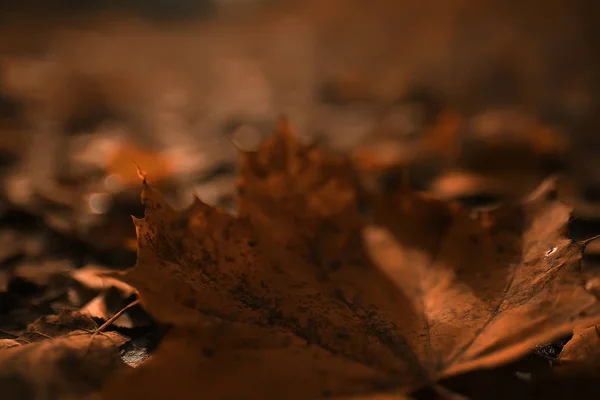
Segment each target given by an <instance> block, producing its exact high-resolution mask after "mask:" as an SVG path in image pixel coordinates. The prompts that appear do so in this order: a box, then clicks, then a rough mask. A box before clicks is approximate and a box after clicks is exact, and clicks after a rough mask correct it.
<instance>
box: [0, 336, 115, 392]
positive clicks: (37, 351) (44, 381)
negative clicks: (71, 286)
mask: <svg viewBox="0 0 600 400" xmlns="http://www.w3.org/2000/svg"><path fill="white" fill-rule="evenodd" d="M125 342H126V339H125V338H124V337H123V336H121V335H119V334H118V333H115V332H108V333H105V334H102V335H98V336H96V337H95V338H94V340H93V341H92V340H91V336H90V334H88V333H86V332H84V331H75V332H72V333H70V334H68V335H66V336H61V337H57V338H54V339H50V340H43V341H41V342H37V343H31V344H26V345H13V346H12V347H7V346H2V345H0V393H2V398H6V399H16V398H27V399H45V400H46V399H47V400H51V399H57V400H58V399H61V400H62V399H76V398H82V397H84V396H86V395H89V394H92V393H94V392H97V391H98V390H99V389H100V388H101V387H102V385H103V383H104V381H105V380H106V379H107V378H108V377H109V376H110V375H112V374H113V373H116V372H118V371H119V370H121V369H123V368H125V366H124V364H123V363H122V362H121V360H120V358H119V353H118V347H119V346H120V345H122V344H123V343H125Z"/></svg>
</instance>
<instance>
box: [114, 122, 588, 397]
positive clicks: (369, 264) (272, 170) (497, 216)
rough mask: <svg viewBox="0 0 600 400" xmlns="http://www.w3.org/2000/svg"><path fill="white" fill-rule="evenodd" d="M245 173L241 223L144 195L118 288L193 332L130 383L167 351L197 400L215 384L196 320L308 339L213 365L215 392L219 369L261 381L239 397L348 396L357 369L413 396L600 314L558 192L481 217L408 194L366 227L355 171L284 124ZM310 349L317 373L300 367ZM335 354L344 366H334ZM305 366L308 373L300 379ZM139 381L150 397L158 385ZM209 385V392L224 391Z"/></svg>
mask: <svg viewBox="0 0 600 400" xmlns="http://www.w3.org/2000/svg"><path fill="white" fill-rule="evenodd" d="M240 173H241V180H240V185H239V214H240V215H239V216H238V217H233V216H231V215H229V214H227V213H225V212H223V211H222V210H220V209H218V208H214V207H210V206H209V205H207V204H205V203H203V202H201V201H200V200H198V201H196V203H195V204H194V205H193V206H192V207H191V208H190V209H189V210H187V211H185V212H182V213H178V212H175V211H173V210H172V209H171V208H170V207H169V206H168V205H167V203H166V202H165V201H164V199H163V198H162V196H161V195H160V194H159V193H158V192H157V191H155V190H154V189H152V188H151V187H149V186H148V185H147V184H146V185H145V187H144V191H143V194H142V200H143V202H144V204H145V205H146V215H145V218H144V219H142V220H136V221H135V223H136V228H137V234H138V247H139V251H138V262H137V265H136V267H135V268H134V269H133V270H130V271H128V272H127V273H126V275H125V276H124V277H123V279H124V280H125V282H127V283H129V284H131V285H133V286H134V287H136V288H137V289H138V290H139V292H140V295H141V299H142V303H143V305H144V307H146V309H147V310H148V311H149V312H150V313H151V314H152V315H153V316H155V317H156V318H157V319H158V320H160V321H162V322H165V323H173V324H175V325H178V326H188V325H192V326H196V329H197V330H199V331H200V332H201V333H199V334H198V335H197V337H198V339H197V340H196V339H185V340H184V339H181V338H178V339H169V338H166V339H165V342H164V343H163V345H162V346H163V348H165V349H166V348H170V347H171V346H172V347H173V349H174V350H173V351H172V352H170V353H169V354H170V355H165V352H163V353H162V355H161V350H159V353H158V354H157V355H156V357H155V358H154V359H153V360H151V361H150V362H149V363H148V366H147V367H146V368H144V367H142V368H141V369H139V370H138V371H136V372H135V373H134V375H133V377H132V378H131V379H137V378H136V374H139V375H137V376H138V378H139V379H140V380H141V379H142V377H143V376H146V375H145V374H146V373H150V372H149V371H151V370H153V368H156V369H155V370H154V371H155V372H154V373H158V372H157V371H161V370H163V368H162V367H160V366H159V365H164V359H165V357H172V358H169V359H170V360H172V361H171V362H172V363H176V364H181V365H184V366H185V368H183V367H182V370H178V373H179V374H187V375H186V376H187V380H186V383H189V384H190V386H188V385H187V384H184V385H183V387H179V388H177V390H179V391H180V392H179V393H186V394H190V393H196V394H199V393H201V391H202V390H203V389H202V386H201V385H200V386H194V385H191V384H192V383H194V382H196V380H204V379H208V378H206V373H207V372H206V371H207V370H206V369H205V367H204V364H203V363H204V361H203V363H202V364H201V365H198V363H197V362H196V363H194V361H192V360H189V359H187V358H188V356H189V354H188V353H186V352H185V351H183V348H185V347H189V348H193V346H194V344H193V343H194V342H195V343H196V346H204V345H205V344H206V343H212V342H211V340H216V339H212V338H210V340H209V339H206V338H205V336H204V335H206V334H208V333H202V332H204V331H205V330H207V329H208V330H209V331H210V329H212V328H209V327H206V326H204V327H203V326H202V324H203V322H202V321H203V320H204V319H206V318H207V316H211V318H216V319H219V320H221V321H223V324H225V326H228V325H227V324H236V325H235V326H239V328H236V335H241V336H242V337H246V336H245V335H249V336H248V337H250V338H254V337H256V336H257V335H258V336H259V337H263V335H264V337H268V335H271V334H273V332H286V334H287V335H289V336H290V337H291V338H292V340H293V342H294V343H295V342H298V343H303V342H306V345H302V346H300V347H297V348H296V350H295V351H294V352H292V353H293V354H289V353H288V351H289V350H285V351H283V350H282V351H281V352H278V356H277V357H280V358H278V360H279V361H278V362H276V363H275V362H268V361H267V360H268V357H269V355H268V352H266V353H264V354H263V352H262V351H260V350H259V349H261V348H262V347H261V345H257V346H255V347H253V348H252V349H253V351H254V352H256V358H254V359H251V358H250V359H247V360H246V359H245V358H241V359H239V360H238V361H239V363H240V365H238V364H236V366H235V367H234V364H232V363H230V362H226V361H224V360H218V361H217V360H215V361H214V363H213V362H210V367H208V371H210V372H211V373H212V372H214V373H215V374H217V375H216V376H213V375H211V378H210V380H211V381H212V380H214V381H215V385H219V383H218V382H221V381H222V380H225V379H226V378H225V377H227V376H230V375H228V374H233V375H231V376H235V377H237V376H238V375H244V374H248V375H247V376H246V375H244V376H246V378H245V379H251V380H252V381H256V382H257V383H258V384H257V385H255V386H252V387H248V388H247V391H246V392H245V394H244V396H243V397H244V398H261V397H263V396H265V395H267V394H268V395H271V394H272V393H279V392H277V391H275V392H268V390H269V389H267V388H269V387H271V386H272V385H276V384H277V382H279V380H280V379H283V380H288V381H287V385H289V387H291V388H292V389H291V391H292V394H293V393H294V390H295V388H297V387H302V386H303V385H302V379H301V377H304V376H306V377H307V379H309V378H310V379H309V380H310V382H311V383H310V384H309V385H307V390H308V391H309V392H304V393H302V394H304V395H306V394H307V393H310V394H314V393H317V392H319V389H321V390H320V392H321V394H322V395H325V393H326V394H328V395H351V394H352V393H349V392H348V387H347V385H346V382H347V381H348V379H349V377H352V376H354V374H355V373H356V371H357V368H358V366H359V365H360V364H362V367H363V368H367V370H366V371H367V372H365V370H362V372H361V376H362V377H363V378H364V379H361V382H362V383H363V384H364V385H363V386H361V387H360V388H359V389H357V390H365V389H367V388H371V390H373V392H376V391H381V390H383V389H386V388H389V387H392V386H395V387H398V388H400V389H401V390H404V391H409V390H411V389H413V388H416V387H420V386H423V385H428V384H431V383H433V382H435V381H436V380H438V379H440V378H442V377H446V376H450V375H453V374H458V373H461V372H465V371H468V370H472V369H476V368H482V367H493V366H496V365H498V364H500V363H504V362H508V361H510V360H514V359H516V358H518V357H520V356H522V355H523V354H525V353H527V352H528V351H530V350H531V349H532V348H533V347H534V346H535V345H536V344H538V343H543V342H547V341H550V340H552V339H555V338H557V337H559V336H561V335H563V334H566V333H568V332H570V331H571V330H572V329H573V327H574V326H578V325H581V324H583V325H585V324H593V323H596V322H598V321H600V304H599V303H598V302H597V300H596V298H595V297H594V296H593V295H592V294H590V293H588V292H587V291H586V290H585V288H584V284H585V282H584V281H583V278H582V276H581V275H580V269H581V263H580V261H581V252H582V250H583V248H584V246H585V243H579V242H572V241H570V240H569V239H568V237H567V229H566V227H567V222H568V220H569V217H570V209H569V207H567V206H565V205H563V204H561V203H559V202H557V201H556V200H554V197H553V195H554V190H553V188H552V187H551V186H552V185H546V186H545V187H542V188H541V189H540V190H539V192H538V193H536V194H535V195H534V196H532V197H531V198H530V199H528V200H527V201H526V202H524V203H523V204H517V205H510V206H506V207H502V208H498V209H495V210H491V211H487V212H481V213H479V214H473V213H471V212H469V211H467V210H465V209H462V208H460V207H459V206H458V205H457V204H453V203H447V202H442V201H440V200H436V199H433V198H429V197H426V196H424V195H420V194H417V193H411V192H404V191H401V192H397V193H383V194H376V195H373V196H371V198H370V200H369V205H370V208H371V215H372V220H371V221H369V220H367V219H366V218H365V217H363V216H362V215H361V214H360V213H359V206H360V205H361V202H362V199H363V196H362V195H361V196H359V191H358V190H357V183H356V181H357V179H356V176H355V173H354V171H353V168H352V166H351V165H349V163H348V161H347V160H346V159H344V158H342V157H336V156H333V155H327V154H324V153H322V152H321V151H319V150H317V149H315V148H312V147H306V146H302V145H300V144H299V143H298V142H296V141H295V140H294V138H293V134H292V133H291V131H290V129H289V127H287V126H286V125H282V126H280V128H279V131H278V132H277V134H276V135H274V136H273V137H271V138H270V139H269V140H268V141H267V142H266V143H265V144H264V145H263V146H262V147H261V149H259V151H257V152H255V153H245V154H243V155H242V159H241V163H240ZM237 324H241V325H237ZM232 329H233V328H232ZM256 329H259V330H262V331H261V332H264V333H256ZM238 331H239V332H238ZM226 337H227V335H225V338H223V340H225V339H226ZM177 342H185V343H186V344H185V345H183V344H181V343H179V344H178V343H177ZM188 342H190V343H188ZM273 342H274V343H276V342H277V340H275V339H273ZM269 343H271V341H270V340H267V339H265V342H263V343H262V346H265V347H264V349H265V351H266V349H267V348H268V347H269ZM221 346H222V347H223V348H224V350H225V351H234V350H235V349H236V348H235V346H233V347H231V346H228V345H223V344H222V345H221ZM234 352H235V351H234ZM317 353H320V354H323V356H322V357H324V358H325V359H326V360H327V362H326V363H324V368H325V371H318V370H315V369H314V368H312V364H310V363H308V364H305V363H304V361H299V360H306V359H311V358H312V357H313V356H314V354H317ZM179 355H180V356H181V358H179ZM192 358H194V357H192ZM233 358H234V359H235V357H233ZM339 358H343V359H345V360H346V361H348V360H352V361H353V363H351V364H347V365H346V366H345V367H340V364H339V362H338V359H339ZM161 359H163V361H161ZM244 360H246V361H244ZM256 360H259V361H258V362H257V361H256ZM296 362H297V364H296ZM221 363H223V364H221ZM263 363H265V365H264V366H263ZM255 364H257V365H260V367H256V365H255ZM299 365H300V366H301V365H306V368H310V369H309V371H308V372H307V371H304V370H303V371H302V373H300V371H298V370H297V369H296V368H298V366H299ZM255 367H256V370H255V369H254V368H255ZM164 368H166V367H164ZM213 368H214V369H213ZM221 368H222V369H221ZM230 368H232V369H230ZM238 368H239V369H238ZM263 368H264V369H263ZM340 368H341V369H340ZM183 371H185V372H183ZM240 371H244V372H240ZM344 371H347V372H348V375H345V374H344ZM220 374H223V376H220ZM313 375H317V376H313ZM321 375H324V376H327V377H328V378H327V379H325V380H323V381H320V380H318V379H317V378H318V376H321ZM269 376H273V379H269V378H268V377H269ZM352 379H353V378H352ZM145 382H147V383H146V384H145V385H146V388H145V390H150V388H152V387H155V386H156V387H158V386H160V387H162V388H164V387H165V385H167V383H166V382H161V383H160V384H159V383H157V382H156V379H154V380H148V381H145ZM122 385H124V384H122ZM122 385H119V384H116V385H114V386H112V388H111V390H110V391H109V393H110V395H111V396H109V397H112V395H114V394H115V393H118V392H120V391H122V390H125V389H124V388H123V386H122ZM244 387H245V386H244ZM194 388H195V389H194ZM212 388H213V389H212V390H214V394H215V396H217V398H218V397H219V396H220V395H221V394H222V395H223V396H224V397H226V395H229V394H232V393H230V392H229V391H227V392H223V393H221V392H220V390H221V389H218V388H217V386H213V387H212ZM308 388H310V389H308ZM194 390H197V392H194ZM223 390H225V389H223ZM231 390H233V389H231ZM265 390H267V392H265ZM282 390H283V389H282ZM138 393H141V392H138ZM356 394H360V393H358V392H357V393H356ZM298 397H299V398H302V396H301V395H299V396H298Z"/></svg>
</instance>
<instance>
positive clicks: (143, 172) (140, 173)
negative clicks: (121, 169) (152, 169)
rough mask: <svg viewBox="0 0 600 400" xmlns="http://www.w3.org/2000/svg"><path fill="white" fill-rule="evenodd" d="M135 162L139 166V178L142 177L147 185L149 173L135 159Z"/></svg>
mask: <svg viewBox="0 0 600 400" xmlns="http://www.w3.org/2000/svg"><path fill="white" fill-rule="evenodd" d="M134 164H135V166H136V167H137V175H138V178H140V179H141V180H142V183H144V185H145V184H146V183H147V176H148V174H147V173H146V171H144V170H143V169H142V168H141V167H140V166H139V164H137V163H136V162H135V161H134Z"/></svg>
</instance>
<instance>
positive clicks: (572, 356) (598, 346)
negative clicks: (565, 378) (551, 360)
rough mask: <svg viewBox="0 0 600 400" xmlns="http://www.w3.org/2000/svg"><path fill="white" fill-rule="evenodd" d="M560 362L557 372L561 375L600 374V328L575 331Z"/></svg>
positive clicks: (563, 351) (562, 353) (561, 354)
mask: <svg viewBox="0 0 600 400" xmlns="http://www.w3.org/2000/svg"><path fill="white" fill-rule="evenodd" d="M558 360H559V363H558V364H557V366H556V370H557V371H558V372H559V373H566V374H574V373H584V374H589V375H594V374H597V373H598V372H600V327H599V326H598V325H595V326H592V327H589V328H582V329H578V330H575V333H574V334H573V338H572V339H571V340H569V342H567V344H566V345H565V347H563V350H562V352H561V353H560V358H559V359H558Z"/></svg>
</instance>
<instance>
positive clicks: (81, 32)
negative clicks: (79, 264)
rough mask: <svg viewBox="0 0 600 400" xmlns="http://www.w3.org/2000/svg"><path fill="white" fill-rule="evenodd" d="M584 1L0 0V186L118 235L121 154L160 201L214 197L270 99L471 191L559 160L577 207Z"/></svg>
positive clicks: (597, 55)
mask: <svg viewBox="0 0 600 400" xmlns="http://www.w3.org/2000/svg"><path fill="white" fill-rule="evenodd" d="M598 17H600V5H599V3H598V2H596V1H593V0H589V1H588V0H576V1H567V0H549V1H546V2H543V3H540V2H538V1H534V0H528V1H494V0H479V1H475V0H449V1H442V0H422V1H418V2H414V1H406V0H372V1H369V2H365V1H362V0H343V1H342V0H303V1H299V0H298V1H296V0H288V1H285V0H172V1H167V0H149V1H141V0H121V1H105V2H95V1H91V0H79V1H71V0H62V1H59V0H55V1H35V0H20V1H16V0H13V1H5V2H2V6H1V8H0V132H1V133H0V174H1V175H0V204H2V207H3V209H4V210H5V213H9V214H10V213H13V212H15V210H17V211H18V212H19V213H25V214H26V215H28V216H34V217H35V219H36V221H38V222H37V223H38V224H40V223H41V224H43V225H44V226H45V227H46V228H47V229H50V230H52V231H53V232H59V233H60V234H63V235H67V236H68V237H71V238H75V239H76V240H78V241H81V242H82V243H86V246H90V248H93V249H96V250H98V251H100V252H109V251H115V249H119V250H120V249H129V250H132V249H134V248H135V242H134V241H133V239H132V235H133V231H132V227H131V226H130V225H131V224H130V220H129V218H128V215H130V214H131V213H133V214H136V213H137V214H138V215H139V214H140V212H141V210H140V209H139V207H140V205H139V188H140V184H139V179H138V177H137V175H136V164H137V165H139V166H140V167H141V168H143V169H144V170H146V171H147V172H148V176H149V178H150V180H151V181H152V182H154V183H155V184H157V185H159V186H160V187H161V188H162V189H163V190H164V191H165V192H166V193H168V194H169V196H170V199H171V201H172V202H173V204H174V205H175V206H177V207H184V206H185V205H186V204H187V203H188V202H189V201H190V197H191V193H192V192H196V193H198V194H199V195H200V197H201V198H203V199H204V200H205V201H207V202H209V203H211V204H218V205H220V206H222V207H225V208H229V209H233V207H234V188H235V169H236V157H237V152H238V149H244V150H251V149H252V148H255V147H256V146H257V144H258V143H259V142H260V141H261V140H262V139H263V138H265V137H266V136H268V135H269V134H270V133H271V132H272V130H273V127H274V126H275V121H276V120H277V118H278V117H279V116H280V115H285V116H287V117H288V118H289V119H290V121H291V123H292V125H293V126H294V128H295V129H296V131H297V133H298V135H299V136H300V137H301V138H303V139H304V140H307V141H309V142H314V143H318V144H319V145H321V146H324V147H326V148H329V149H331V150H332V151H339V152H345V153H348V154H352V156H353V157H354V158H355V160H356V161H357V164H358V165H359V166H364V167H365V168H366V167H368V168H373V167H374V168H375V169H377V170H378V171H379V172H381V173H382V174H383V175H386V174H387V175H386V176H384V177H385V178H386V179H387V178H391V179H387V180H388V181H394V179H393V178H394V176H397V175H398V174H399V172H398V171H403V172H402V174H404V175H403V176H408V177H409V180H410V185H411V186H413V187H414V188H415V189H418V190H426V191H431V192H434V193H436V194H437V195H439V196H441V197H445V198H453V199H458V200H461V201H464V202H465V203H467V204H471V205H480V204H488V203H490V202H495V201H498V200H506V199H513V200H514V199H517V198H521V197H522V196H524V195H525V194H526V193H528V192H529V191H531V190H532V188H534V187H535V186H536V185H537V184H538V183H539V182H541V180H543V179H544V177H546V176H548V175H550V174H554V173H563V174H566V176H567V177H568V178H567V179H566V184H565V185H564V189H563V192H564V194H565V196H566V198H568V199H569V201H571V202H572V203H573V204H575V205H576V207H577V210H578V212H579V213H580V214H581V215H583V216H586V217H589V218H595V217H597V216H598V210H600V207H597V206H596V205H595V204H596V202H597V201H598V200H599V199H600V168H599V167H600V158H599V157H598V153H599V152H600V139H599V138H598V129H599V128H600V113H599V112H598V111H599V104H600V98H599V96H600V74H599V71H600V68H599V67H600V27H599V25H598V23H597V21H598ZM10 215H12V214H10Z"/></svg>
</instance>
